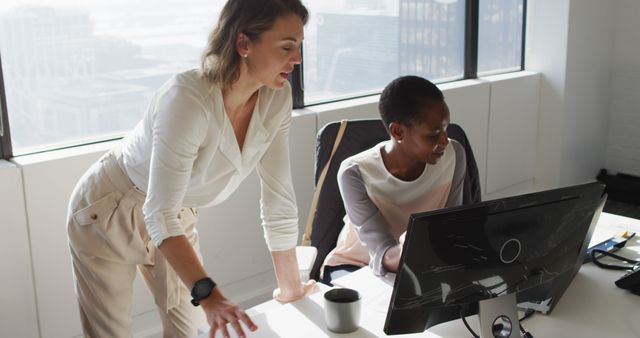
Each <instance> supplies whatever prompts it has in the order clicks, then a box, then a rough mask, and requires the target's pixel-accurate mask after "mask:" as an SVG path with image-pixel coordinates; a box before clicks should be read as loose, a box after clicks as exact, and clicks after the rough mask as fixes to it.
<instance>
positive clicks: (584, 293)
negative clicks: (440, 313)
mask: <svg viewBox="0 0 640 338" xmlns="http://www.w3.org/2000/svg"><path fill="white" fill-rule="evenodd" d="M622 230H629V231H635V232H637V233H638V236H636V237H635V238H634V239H632V240H631V241H629V242H630V243H628V244H627V246H626V247H625V248H624V249H623V250H621V251H620V253H621V254H622V255H624V256H626V257H630V258H634V257H640V240H639V239H638V237H640V220H636V219H632V218H627V217H622V216H617V215H612V214H607V213H603V214H602V215H601V216H600V220H599V222H598V226H597V228H596V233H595V234H594V239H593V241H592V243H594V242H595V243H597V242H599V241H601V239H603V238H605V237H610V235H611V234H614V233H616V232H618V231H622ZM608 235H609V236H608ZM622 274H623V272H622V271H613V270H604V269H601V268H598V267H597V266H595V265H593V263H589V264H585V265H583V266H582V268H581V269H580V271H579V272H578V274H577V275H576V277H575V279H574V280H573V282H572V283H571V285H570V286H569V288H568V289H567V291H566V292H565V294H564V295H563V296H562V298H561V299H560V302H559V303H558V304H557V306H556V307H555V309H554V310H553V312H552V313H551V314H550V315H548V316H545V315H541V314H535V315H534V316H532V317H531V318H530V319H528V320H526V321H525V322H524V323H523V325H524V327H525V328H526V329H527V330H528V331H529V332H530V333H531V334H532V335H533V336H534V337H535V338H547V337H552V338H555V337H581V338H584V337H594V338H595V337H597V338H603V337H606V338H628V337H640V296H636V295H633V294H631V293H629V292H627V291H625V290H622V289H619V288H618V287H616V286H615V285H614V281H615V280H616V279H617V278H619V277H620V276H621V275H622ZM347 277H348V278H347ZM336 283H339V284H343V285H346V286H349V287H354V288H356V289H358V290H359V291H360V292H361V293H362V302H363V304H362V305H363V308H362V319H361V322H360V325H361V327H360V328H359V329H358V330H357V331H355V332H353V333H351V334H334V333H331V332H330V331H328V330H327V329H326V328H325V324H324V312H323V311H324V309H323V307H322V304H323V293H324V291H326V290H328V289H329V287H327V286H324V285H322V284H320V285H319V287H318V289H319V290H318V291H317V292H315V293H314V294H312V295H311V296H310V297H308V298H306V299H303V300H300V301H297V302H294V303H291V304H286V305H281V304H279V303H277V302H275V301H273V300H272V301H268V302H265V303H263V304H260V305H257V306H255V307H253V308H251V309H249V310H247V312H248V313H249V315H250V316H251V317H252V319H253V320H254V321H255V322H256V324H257V325H258V326H259V328H260V329H259V330H258V331H257V332H254V333H250V334H249V335H248V336H249V337H291V338H294V337H295V338H300V337H303V338H315V337H359V338H362V337H381V336H385V335H384V332H383V330H382V329H383V327H384V321H385V318H386V311H387V306H388V303H389V295H390V292H391V287H390V286H388V285H385V284H384V283H383V282H381V281H379V280H378V279H376V278H375V277H373V275H372V274H371V272H370V270H368V269H367V268H364V269H361V270H359V271H356V272H354V273H352V274H350V275H349V276H346V277H343V278H341V279H339V280H337V281H336ZM354 283H355V284H354ZM468 321H469V324H470V325H471V326H472V327H473V328H474V330H476V332H478V320H477V316H471V317H469V320H468ZM230 331H232V330H230ZM470 336H471V335H470V334H469V332H468V331H467V329H466V328H465V327H464V325H463V324H462V321H461V320H459V319H458V320H455V321H451V322H447V323H443V324H440V325H436V326H434V327H432V328H430V329H429V330H428V331H426V332H424V333H420V334H414V335H400V336H397V337H432V338H437V337H441V338H445V337H447V338H448V337H470ZM200 337H201V338H206V337H208V336H207V335H205V334H203V335H201V336H200ZM394 337H395V336H394Z"/></svg>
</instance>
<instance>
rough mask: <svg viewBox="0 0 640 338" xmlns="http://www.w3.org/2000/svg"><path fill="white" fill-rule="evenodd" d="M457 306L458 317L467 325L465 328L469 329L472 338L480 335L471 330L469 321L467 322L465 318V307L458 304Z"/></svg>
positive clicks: (478, 337)
mask: <svg viewBox="0 0 640 338" xmlns="http://www.w3.org/2000/svg"><path fill="white" fill-rule="evenodd" d="M458 308H459V309H460V318H461V319H462V323H464V326H466V327H467V330H469V332H471V335H472V336H473V338H480V336H478V335H477V334H476V332H475V331H473V329H472V328H471V326H469V323H467V318H466V314H467V311H466V310H467V309H465V307H464V306H462V305H458Z"/></svg>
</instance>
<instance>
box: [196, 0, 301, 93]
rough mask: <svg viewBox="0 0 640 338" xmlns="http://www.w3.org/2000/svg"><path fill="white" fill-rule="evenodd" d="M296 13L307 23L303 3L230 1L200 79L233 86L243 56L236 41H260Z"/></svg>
mask: <svg viewBox="0 0 640 338" xmlns="http://www.w3.org/2000/svg"><path fill="white" fill-rule="evenodd" d="M288 14H296V15H298V16H299V17H300V19H302V22H303V24H306V23H307V20H308V18H309V12H308V11H307V9H306V8H305V7H304V5H303V4H302V3H301V2H300V0H229V1H227V3H226V4H225V5H224V8H222V12H220V18H219V19H218V22H217V24H216V26H215V27H214V29H213V30H212V31H211V33H210V34H209V39H208V40H207V47H206V48H205V50H204V51H203V53H202V55H201V56H200V69H199V72H200V76H201V77H203V78H205V79H207V80H208V81H209V82H211V83H215V84H218V85H220V87H222V88H228V87H230V86H231V85H232V84H233V83H234V82H235V81H236V80H237V79H238V77H239V76H240V55H238V53H237V52H236V38H237V36H238V34H240V33H244V34H245V35H246V36H247V37H248V38H249V39H250V40H251V41H258V40H259V39H260V36H261V35H262V33H264V32H265V31H267V30H269V29H271V27H272V26H273V24H274V22H275V21H276V19H278V18H279V17H282V16H285V15H288Z"/></svg>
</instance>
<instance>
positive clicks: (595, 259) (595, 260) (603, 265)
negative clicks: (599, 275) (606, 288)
mask: <svg viewBox="0 0 640 338" xmlns="http://www.w3.org/2000/svg"><path fill="white" fill-rule="evenodd" d="M596 254H601V255H603V256H609V257H611V258H615V259H617V260H620V261H623V262H627V263H630V264H640V262H638V261H635V260H633V259H630V258H626V257H622V256H619V255H616V254H612V253H610V252H608V251H604V250H600V249H593V250H591V258H592V259H593V263H594V264H595V265H597V266H599V267H601V268H603V269H609V270H631V269H633V266H628V265H627V266H625V265H615V264H606V263H602V262H600V261H599V260H598V259H599V258H600V257H596Z"/></svg>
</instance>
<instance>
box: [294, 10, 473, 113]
mask: <svg viewBox="0 0 640 338" xmlns="http://www.w3.org/2000/svg"><path fill="white" fill-rule="evenodd" d="M307 6H308V7H309V10H310V12H311V18H310V21H309V24H308V25H307V29H306V33H305V42H304V70H303V72H304V92H305V102H306V103H307V104H309V103H317V102H322V101H330V100H336V99H340V98H345V97H354V96H361V95H367V94H371V93H378V92H380V90H381V89H382V88H383V87H384V86H385V85H386V84H387V83H389V81H391V80H392V79H394V78H396V77H397V76H399V75H405V74H415V75H420V76H424V77H426V78H428V79H430V80H433V81H440V82H442V81H447V80H451V79H457V78H461V77H462V76H463V68H464V20H465V1H464V0H352V1H337V0H335V1H317V2H315V1H307Z"/></svg>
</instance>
